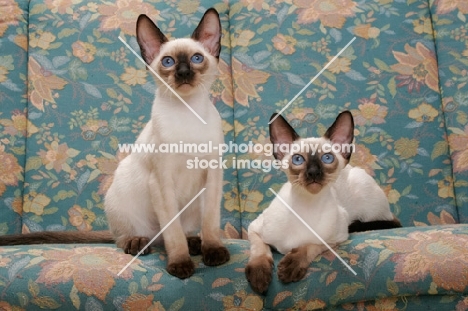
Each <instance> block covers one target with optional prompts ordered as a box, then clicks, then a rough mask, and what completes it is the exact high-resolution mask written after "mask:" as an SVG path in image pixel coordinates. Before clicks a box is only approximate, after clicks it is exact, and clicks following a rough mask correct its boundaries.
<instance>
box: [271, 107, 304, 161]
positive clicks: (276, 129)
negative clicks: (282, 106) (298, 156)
mask: <svg viewBox="0 0 468 311" xmlns="http://www.w3.org/2000/svg"><path fill="white" fill-rule="evenodd" d="M273 118H275V120H274V121H273V122H271V124H270V141H271V143H272V144H273V150H274V151H273V155H274V157H275V159H278V160H282V159H283V158H284V156H285V155H284V153H283V152H281V151H280V150H279V149H280V148H279V147H280V145H284V144H287V145H288V148H289V145H291V144H292V143H293V142H294V141H295V140H297V139H299V135H298V134H297V133H296V131H294V129H293V128H292V127H291V125H289V123H288V122H286V120H285V119H284V118H283V117H282V116H281V115H278V114H277V113H274V114H272V115H271V117H270V121H271V120H272V119H273ZM275 146H276V147H275ZM283 148H284V147H283Z"/></svg>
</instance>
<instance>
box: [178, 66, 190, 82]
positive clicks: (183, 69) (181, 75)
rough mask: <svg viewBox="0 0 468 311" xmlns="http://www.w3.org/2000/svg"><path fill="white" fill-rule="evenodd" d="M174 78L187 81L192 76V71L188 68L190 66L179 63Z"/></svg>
mask: <svg viewBox="0 0 468 311" xmlns="http://www.w3.org/2000/svg"><path fill="white" fill-rule="evenodd" d="M175 76H176V78H177V79H179V80H183V81H187V80H190V79H191V78H192V76H193V71H192V70H190V66H189V65H188V64H186V63H180V64H179V65H178V66H177V68H176V74H175Z"/></svg>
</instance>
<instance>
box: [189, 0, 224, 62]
mask: <svg viewBox="0 0 468 311" xmlns="http://www.w3.org/2000/svg"><path fill="white" fill-rule="evenodd" d="M192 39H193V40H196V41H198V42H200V43H201V44H203V46H204V47H205V49H206V50H207V51H208V52H209V53H210V54H211V55H213V56H214V57H216V58H217V59H219V53H220V52H221V22H220V21H219V14H218V12H217V11H216V10H215V9H213V8H211V9H208V10H207V11H206V12H205V15H203V17H202V19H201V21H200V23H199V24H198V26H197V28H196V29H195V30H194V31H193V33H192Z"/></svg>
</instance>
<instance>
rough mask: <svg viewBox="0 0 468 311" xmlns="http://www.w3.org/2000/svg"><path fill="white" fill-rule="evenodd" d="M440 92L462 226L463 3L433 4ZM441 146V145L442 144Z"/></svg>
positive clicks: (466, 175) (465, 180)
mask: <svg viewBox="0 0 468 311" xmlns="http://www.w3.org/2000/svg"><path fill="white" fill-rule="evenodd" d="M431 12H432V26H433V29H434V34H435V46H436V52H437V62H438V65H439V79H440V89H441V94H442V98H443V106H442V108H443V109H442V112H443V114H444V116H445V126H446V128H447V139H448V144H449V148H450V155H451V158H452V166H453V183H454V185H455V189H454V190H455V201H456V202H457V206H458V216H459V218H460V222H464V223H466V222H468V192H467V191H466V189H467V186H468V160H467V158H466V156H467V155H468V149H467V146H468V127H467V125H468V116H467V106H468V86H467V85H466V82H467V73H468V72H467V69H466V68H467V66H468V35H467V33H466V32H467V30H468V29H467V28H468V26H467V18H468V10H467V8H466V4H465V3H464V2H463V1H454V2H450V1H444V0H442V1H433V2H431ZM440 144H442V142H441V143H440Z"/></svg>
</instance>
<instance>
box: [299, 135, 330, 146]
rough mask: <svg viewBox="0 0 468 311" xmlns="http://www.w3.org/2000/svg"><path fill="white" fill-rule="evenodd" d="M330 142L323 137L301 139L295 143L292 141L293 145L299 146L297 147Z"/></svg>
mask: <svg viewBox="0 0 468 311" xmlns="http://www.w3.org/2000/svg"><path fill="white" fill-rule="evenodd" d="M329 143H330V140H329V139H326V138H324V137H308V138H301V139H298V140H296V141H294V144H299V145H304V144H307V145H317V144H318V145H323V144H329Z"/></svg>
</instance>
